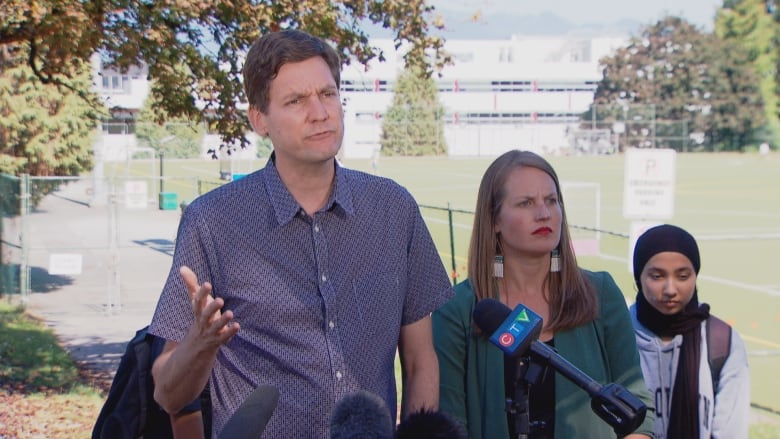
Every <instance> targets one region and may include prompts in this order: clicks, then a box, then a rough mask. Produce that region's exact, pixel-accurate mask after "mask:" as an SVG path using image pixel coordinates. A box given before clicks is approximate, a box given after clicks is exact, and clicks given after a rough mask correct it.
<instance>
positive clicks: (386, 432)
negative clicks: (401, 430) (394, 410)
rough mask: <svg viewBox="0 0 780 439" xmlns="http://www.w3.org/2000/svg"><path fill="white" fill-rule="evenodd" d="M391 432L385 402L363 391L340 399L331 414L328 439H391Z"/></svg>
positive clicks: (388, 410)
mask: <svg viewBox="0 0 780 439" xmlns="http://www.w3.org/2000/svg"><path fill="white" fill-rule="evenodd" d="M394 433H395V423H394V422H393V418H392V417H391V416H390V409H389V408H387V404H385V401H384V400H383V399H382V398H380V397H379V396H377V395H375V394H373V393H371V392H367V391H365V390H360V391H358V392H355V393H351V394H349V395H347V396H345V397H343V398H341V400H340V401H339V402H338V404H336V407H335V408H334V409H333V413H332V414H331V417H330V439H393V434H394Z"/></svg>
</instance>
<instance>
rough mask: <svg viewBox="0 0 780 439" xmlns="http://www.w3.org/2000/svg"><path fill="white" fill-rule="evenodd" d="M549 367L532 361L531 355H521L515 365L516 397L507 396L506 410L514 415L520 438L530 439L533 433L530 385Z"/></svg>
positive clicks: (538, 380)
mask: <svg viewBox="0 0 780 439" xmlns="http://www.w3.org/2000/svg"><path fill="white" fill-rule="evenodd" d="M546 371H547V368H546V367H545V366H542V365H540V364H538V363H536V362H532V361H531V357H530V356H529V355H524V356H522V357H519V358H518V360H517V366H516V367H515V378H514V383H513V387H514V398H507V400H506V411H507V413H509V414H510V415H511V417H512V420H513V423H514V426H515V433H516V434H517V438H518V439H528V437H529V435H530V434H531V420H530V405H529V392H528V390H529V385H536V384H538V383H539V382H540V380H541V378H542V377H543V376H544V374H545V373H546Z"/></svg>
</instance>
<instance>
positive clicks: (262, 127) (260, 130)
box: [247, 105, 268, 137]
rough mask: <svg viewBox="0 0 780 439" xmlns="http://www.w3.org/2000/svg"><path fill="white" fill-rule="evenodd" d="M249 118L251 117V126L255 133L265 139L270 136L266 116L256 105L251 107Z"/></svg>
mask: <svg viewBox="0 0 780 439" xmlns="http://www.w3.org/2000/svg"><path fill="white" fill-rule="evenodd" d="M247 116H248V117H249V124H250V125H252V129H253V130H254V131H255V133H257V134H259V135H260V136H263V137H265V136H267V135H268V128H267V126H266V123H265V115H264V114H263V113H261V112H260V110H258V109H257V107H255V106H254V105H252V106H250V107H249V112H248V113H247Z"/></svg>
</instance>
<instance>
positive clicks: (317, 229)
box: [314, 224, 320, 233]
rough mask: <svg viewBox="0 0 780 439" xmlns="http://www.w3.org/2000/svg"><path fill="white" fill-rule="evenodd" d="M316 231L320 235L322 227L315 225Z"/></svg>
mask: <svg viewBox="0 0 780 439" xmlns="http://www.w3.org/2000/svg"><path fill="white" fill-rule="evenodd" d="M314 231H315V232H317V233H319V231H320V226H319V224H315V225H314Z"/></svg>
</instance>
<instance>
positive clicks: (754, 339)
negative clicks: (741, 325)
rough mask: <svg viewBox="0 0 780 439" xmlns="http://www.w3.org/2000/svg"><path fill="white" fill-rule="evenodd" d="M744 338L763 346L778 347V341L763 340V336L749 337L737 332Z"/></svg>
mask: <svg viewBox="0 0 780 439" xmlns="http://www.w3.org/2000/svg"><path fill="white" fill-rule="evenodd" d="M739 335H740V336H741V337H742V338H743V339H744V340H746V341H749V342H751V343H757V344H760V345H764V346H769V347H770V348H775V349H780V343H775V342H772V341H769V340H764V339H763V338H757V337H751V336H749V335H745V334H742V333H740V334H739Z"/></svg>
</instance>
